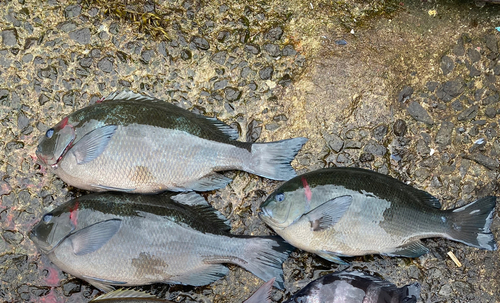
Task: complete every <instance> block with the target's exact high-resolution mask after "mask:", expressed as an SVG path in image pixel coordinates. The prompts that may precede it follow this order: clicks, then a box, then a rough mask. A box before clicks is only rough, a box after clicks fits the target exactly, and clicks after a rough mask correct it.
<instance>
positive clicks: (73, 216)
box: [69, 200, 80, 226]
mask: <svg viewBox="0 0 500 303" xmlns="http://www.w3.org/2000/svg"><path fill="white" fill-rule="evenodd" d="M78 205H80V202H79V201H78V200H76V203H75V205H73V207H71V209H70V210H69V220H70V221H71V223H72V224H73V226H77V223H78Z"/></svg>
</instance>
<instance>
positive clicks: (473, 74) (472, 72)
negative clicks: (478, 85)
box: [469, 65, 481, 77]
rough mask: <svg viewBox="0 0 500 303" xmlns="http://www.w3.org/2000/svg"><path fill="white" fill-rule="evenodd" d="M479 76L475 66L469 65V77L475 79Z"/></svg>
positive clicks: (479, 73) (479, 72)
mask: <svg viewBox="0 0 500 303" xmlns="http://www.w3.org/2000/svg"><path fill="white" fill-rule="evenodd" d="M480 75H481V71H480V70H478V69H477V68H476V67H475V66H473V65H471V66H470V68H469V76H471V77H477V76H480Z"/></svg>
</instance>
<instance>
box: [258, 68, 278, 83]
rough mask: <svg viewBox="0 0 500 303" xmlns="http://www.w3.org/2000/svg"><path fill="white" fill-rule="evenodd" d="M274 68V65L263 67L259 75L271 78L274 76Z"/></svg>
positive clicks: (262, 77)
mask: <svg viewBox="0 0 500 303" xmlns="http://www.w3.org/2000/svg"><path fill="white" fill-rule="evenodd" d="M273 72H274V68H273V67H272V66H270V65H269V66H266V67H263V68H262V69H261V70H259V77H260V78H261V79H262V80H270V79H271V78H272V77H273Z"/></svg>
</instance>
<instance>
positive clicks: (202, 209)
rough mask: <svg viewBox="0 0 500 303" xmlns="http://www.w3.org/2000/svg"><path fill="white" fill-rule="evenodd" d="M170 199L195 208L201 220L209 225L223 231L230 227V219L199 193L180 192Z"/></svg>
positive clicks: (227, 230)
mask: <svg viewBox="0 0 500 303" xmlns="http://www.w3.org/2000/svg"><path fill="white" fill-rule="evenodd" d="M171 199H172V200H174V201H175V202H178V203H181V204H185V205H189V206H192V207H194V208H196V210H197V211H198V212H199V213H200V216H201V217H203V220H205V221H206V223H207V224H209V225H210V226H211V227H213V228H215V229H217V230H220V231H223V232H229V230H230V229H231V224H230V221H229V220H228V219H227V218H226V217H225V216H224V215H223V214H221V213H220V212H219V211H218V210H216V209H215V208H213V207H212V206H211V205H210V204H209V203H208V202H207V201H206V200H205V198H203V197H202V196H200V195H199V194H197V193H194V192H188V193H180V194H177V195H175V196H173V197H171Z"/></svg>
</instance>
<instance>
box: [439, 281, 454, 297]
mask: <svg viewBox="0 0 500 303" xmlns="http://www.w3.org/2000/svg"><path fill="white" fill-rule="evenodd" d="M452 292H453V290H452V289H451V286H450V285H449V284H445V285H443V286H441V289H440V290H439V295H440V296H442V297H449V296H451V294H452Z"/></svg>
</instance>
